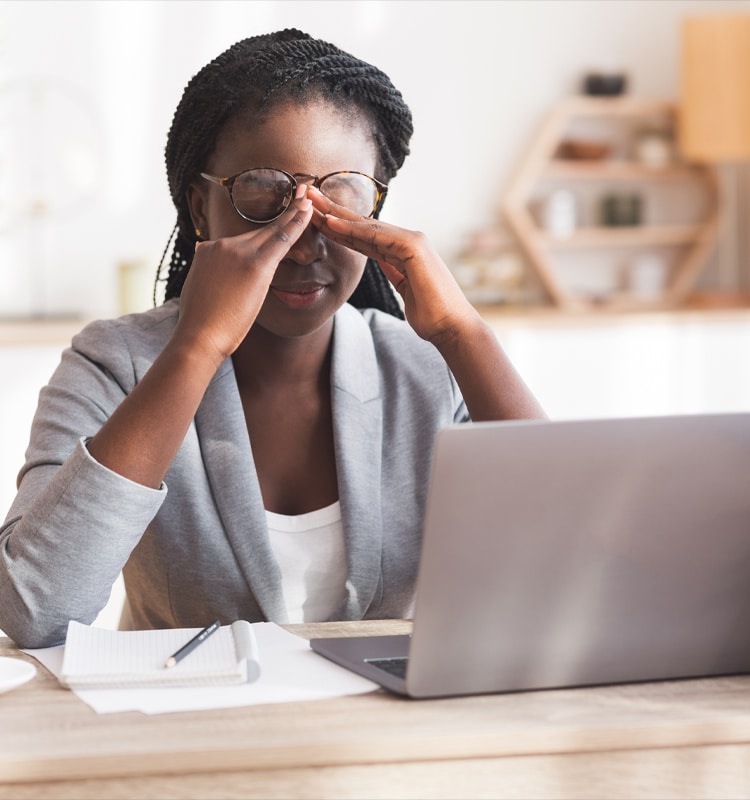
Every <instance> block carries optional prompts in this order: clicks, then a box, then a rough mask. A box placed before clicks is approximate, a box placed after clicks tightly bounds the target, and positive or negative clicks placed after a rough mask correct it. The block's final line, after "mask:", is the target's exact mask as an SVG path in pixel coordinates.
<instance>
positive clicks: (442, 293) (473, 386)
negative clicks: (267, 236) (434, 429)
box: [307, 187, 545, 421]
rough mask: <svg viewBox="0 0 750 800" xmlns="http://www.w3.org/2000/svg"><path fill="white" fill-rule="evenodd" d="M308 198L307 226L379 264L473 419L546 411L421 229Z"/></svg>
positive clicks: (315, 195) (311, 194)
mask: <svg viewBox="0 0 750 800" xmlns="http://www.w3.org/2000/svg"><path fill="white" fill-rule="evenodd" d="M307 196H308V197H309V198H310V199H311V200H312V203H313V216H312V224H313V225H315V227H316V228H318V229H319V230H320V231H321V233H323V234H324V235H325V236H327V237H328V238H329V239H331V240H332V241H334V242H336V243H337V244H340V245H343V246H344V247H348V248H350V249H351V250H356V251H357V252H358V253H362V254H363V255H366V256H368V257H369V258H374V259H375V260H376V261H377V262H378V263H379V264H380V268H381V269H382V270H383V272H384V273H385V275H386V277H387V278H388V280H390V281H391V283H392V284H393V285H394V287H395V288H396V291H397V292H398V293H399V294H400V295H401V297H402V298H403V300H404V313H405V316H406V319H407V321H408V322H409V324H410V325H411V326H412V328H414V330H415V332H416V333H417V334H418V335H419V336H421V337H422V338H423V339H426V340H427V341H429V342H431V343H432V344H433V345H435V347H436V348H437V349H438V351H439V352H440V353H441V355H442V356H443V358H444V359H445V361H446V363H447V365H448V367H449V368H450V370H451V372H452V373H453V375H454V376H455V378H456V381H457V382H458V385H459V388H460V389H461V393H462V395H463V397H464V400H465V401H466V406H467V408H468V409H469V413H470V414H471V418H472V419H473V420H475V421H478V420H497V419H528V418H534V417H539V418H543V417H544V416H545V414H544V411H543V410H542V408H541V407H540V405H539V403H538V402H537V401H536V398H535V397H534V396H533V394H532V393H531V392H530V391H529V389H528V387H527V386H526V384H525V383H524V382H523V380H522V379H521V377H520V375H518V373H517V372H516V370H515V369H514V367H513V365H512V364H511V363H510V361H509V360H508V357H507V356H506V355H505V352H504V351H503V349H502V347H501V346H500V343H499V341H498V339H497V337H496V336H495V334H494V332H493V331H492V329H491V328H490V327H489V326H488V325H487V323H486V322H485V321H484V320H483V319H482V317H481V315H480V314H479V312H478V311H477V310H476V309H475V308H474V306H472V305H471V303H469V301H468V300H467V299H466V296H465V295H464V293H463V292H462V291H461V288H460V286H459V285H458V283H457V282H456V280H455V278H454V277H453V275H452V274H451V272H450V270H449V269H448V267H447V266H446V264H445V262H444V261H443V260H442V259H441V258H440V256H439V255H438V254H437V253H436V252H435V249H434V248H433V247H432V245H431V244H430V242H429V241H428V240H427V238H426V237H425V236H424V234H421V233H416V232H414V231H409V230H405V229H404V228H399V227H397V226H395V225H389V224H388V223H386V222H381V221H380V220H375V219H366V218H363V217H360V216H358V215H357V214H354V213H352V212H351V211H347V210H346V209H345V208H342V207H341V206H337V205H336V204H335V203H332V202H331V201H330V200H328V199H327V198H326V197H324V196H323V195H322V194H321V193H320V192H319V191H317V190H316V189H313V188H312V187H310V188H309V189H308V192H307Z"/></svg>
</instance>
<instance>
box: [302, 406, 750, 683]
mask: <svg viewBox="0 0 750 800" xmlns="http://www.w3.org/2000/svg"><path fill="white" fill-rule="evenodd" d="M412 631H413V632H412V635H411V636H385V637H365V638H337V639H313V640H312V641H311V646H312V648H313V650H315V651H316V652H318V653H320V654H321V655H324V656H326V657H327V658H329V659H331V660H332V661H335V662H336V663H337V664H340V665H342V666H344V667H347V668H349V669H351V670H353V671H355V672H357V673H359V674H361V675H363V676H365V677H367V678H369V679H371V680H373V681H375V682H377V683H379V684H380V685H382V686H383V687H384V688H386V689H389V690H391V691H393V692H396V693H399V694H404V695H407V696H409V697H440V696H449V695H467V694H482V693H490V692H513V691H521V690H530V689H547V688H555V687H572V686H586V685H596V684H609V683H625V682H634V681H653V680H663V679H674V678H690V677H698V676H713V675H729V674H738V673H745V672H750V414H744V413H736V414H734V413H732V414H707V415H695V416H690V415H686V416H672V417H650V418H625V419H609V420H587V421H567V422H547V421H544V422H542V421H538V422H537V421H534V422H504V423H497V422H491V423H490V422H487V423H472V424H466V425H456V426H451V427H449V428H447V429H445V430H443V431H441V432H440V434H439V435H438V437H437V441H436V446H435V451H434V456H433V465H432V472H431V477H430V487H429V493H428V499H427V507H426V514H425V522H424V537H423V544H422V555H421V559H420V566H419V575H418V579H417V593H416V605H415V613H414V620H413V629H412Z"/></svg>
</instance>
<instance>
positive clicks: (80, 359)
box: [0, 321, 166, 647]
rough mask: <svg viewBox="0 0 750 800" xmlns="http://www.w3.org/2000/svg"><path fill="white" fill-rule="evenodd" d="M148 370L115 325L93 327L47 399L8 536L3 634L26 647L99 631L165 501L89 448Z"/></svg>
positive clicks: (0, 569)
mask: <svg viewBox="0 0 750 800" xmlns="http://www.w3.org/2000/svg"><path fill="white" fill-rule="evenodd" d="M142 350H143V348H142ZM150 360H152V359H151V358H150V354H148V353H145V352H141V353H136V352H133V351H132V348H131V346H130V345H129V342H128V340H127V338H126V337H125V336H124V335H123V332H122V330H121V326H119V325H118V324H116V323H115V322H114V321H113V322H97V323H92V324H91V325H89V326H87V327H86V328H85V329H84V330H83V331H82V332H81V333H80V334H78V335H77V336H76V337H74V339H73V342H72V345H71V347H70V348H69V349H67V350H66V351H65V352H64V353H63V356H62V359H61V362H60V365H59V366H58V368H57V369H56V371H55V373H54V374H53V376H52V378H51V379H50V382H49V384H48V385H47V386H45V387H44V388H43V389H42V391H41V392H40V396H39V404H38V407H37V410H36V414H35V416H34V421H33V423H32V428H31V436H30V442H29V446H28V449H27V451H26V461H25V464H24V466H23V468H22V469H21V472H20V473H19V477H18V492H17V495H16V497H15V500H14V502H13V504H12V506H11V508H10V511H9V512H8V515H7V517H6V520H5V523H4V525H3V526H2V528H0V629H2V630H3V631H4V632H5V633H6V634H7V635H8V636H10V637H11V638H12V639H13V640H14V641H15V642H16V643H17V644H18V645H19V646H21V647H47V646H51V645H55V644H60V643H61V642H63V641H64V639H65V634H66V630H67V624H68V621H69V620H71V619H75V620H77V621H79V622H82V623H85V624H89V623H91V622H93V620H94V619H95V617H96V615H97V614H98V613H99V611H101V609H102V608H103V607H104V606H105V604H106V603H107V601H108V599H109V595H110V592H111V589H112V585H113V583H114V581H115V580H116V578H117V576H118V575H119V573H120V571H121V570H122V568H123V566H124V564H125V562H126V561H127V560H128V557H129V556H130V553H131V551H132V550H133V548H134V547H135V546H136V544H137V543H138V541H139V540H140V538H141V536H142V534H143V532H144V530H145V529H146V527H147V526H148V524H149V523H150V521H151V520H152V519H153V517H154V516H155V515H156V513H157V512H158V510H159V508H160V507H161V504H162V503H163V501H164V498H165V496H166V486H164V485H162V487H160V488H159V489H152V488H149V487H146V486H142V485H140V484H137V483H134V482H133V481H130V480H128V479H127V478H124V477H123V476H121V475H118V474H116V473H114V472H112V471H111V470H109V469H107V468H106V467H104V466H102V465H101V464H99V463H98V462H97V461H96V460H95V459H94V458H93V457H92V456H91V455H90V454H89V452H88V450H87V448H86V441H87V439H88V438H90V437H91V436H93V435H94V434H95V433H96V432H97V431H98V430H99V428H100V427H101V426H102V425H103V424H104V422H105V421H106V420H107V419H108V418H109V416H110V415H111V414H112V412H113V411H114V410H115V408H117V406H118V405H119V404H120V402H121V401H122V399H123V398H124V397H125V396H126V395H127V394H128V392H129V391H130V390H131V389H132V388H133V386H134V385H135V383H136V382H137V380H138V378H139V377H140V374H142V372H143V371H145V369H147V368H148V365H149V363H148V362H149V361H150Z"/></svg>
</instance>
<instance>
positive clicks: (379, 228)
mask: <svg viewBox="0 0 750 800" xmlns="http://www.w3.org/2000/svg"><path fill="white" fill-rule="evenodd" d="M320 230H321V231H322V232H323V233H324V234H325V235H326V236H327V237H328V238H329V239H331V240H332V241H334V242H336V243H337V244H341V245H344V246H345V247H348V248H350V249H351V250H356V251H357V252H358V253H362V254H363V255H366V256H368V258H374V259H375V260H376V261H387V262H388V263H390V264H392V265H393V266H394V267H395V268H396V269H397V270H399V271H400V272H405V271H406V268H407V266H408V263H409V261H410V260H411V258H412V253H413V248H412V247H410V245H409V243H408V242H407V239H408V236H409V234H408V232H407V231H404V230H403V229H400V228H396V227H395V226H392V225H388V224H387V223H384V222H380V221H377V220H372V219H362V218H361V217H359V218H358V219H357V220H348V219H341V218H339V217H334V216H331V215H329V214H327V215H326V216H325V217H324V219H323V222H322V223H321V225H320Z"/></svg>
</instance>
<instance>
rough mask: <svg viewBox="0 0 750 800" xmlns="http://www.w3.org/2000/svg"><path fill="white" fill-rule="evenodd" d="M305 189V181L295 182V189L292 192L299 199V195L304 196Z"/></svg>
mask: <svg viewBox="0 0 750 800" xmlns="http://www.w3.org/2000/svg"><path fill="white" fill-rule="evenodd" d="M306 191H307V184H306V183H298V184H297V191H296V192H295V193H294V196H295V198H297V200H299V198H300V197H304V195H305V192H306Z"/></svg>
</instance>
